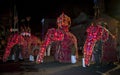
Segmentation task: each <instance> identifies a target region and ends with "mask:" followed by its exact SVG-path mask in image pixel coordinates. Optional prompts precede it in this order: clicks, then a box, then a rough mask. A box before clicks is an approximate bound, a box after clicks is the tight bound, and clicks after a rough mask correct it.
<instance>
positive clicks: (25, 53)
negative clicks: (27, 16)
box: [3, 31, 41, 62]
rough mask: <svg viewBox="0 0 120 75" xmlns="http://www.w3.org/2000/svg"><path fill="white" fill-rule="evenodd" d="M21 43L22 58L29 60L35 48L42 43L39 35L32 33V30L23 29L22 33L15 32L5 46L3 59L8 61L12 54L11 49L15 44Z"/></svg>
mask: <svg viewBox="0 0 120 75" xmlns="http://www.w3.org/2000/svg"><path fill="white" fill-rule="evenodd" d="M16 44H17V45H20V47H21V48H22V51H21V56H22V59H25V60H29V56H30V55H33V56H34V54H33V49H34V50H35V48H34V47H36V46H39V47H40V44H41V41H40V39H39V38H38V37H36V36H34V35H31V33H30V32H26V31H23V32H21V33H14V34H13V35H11V36H10V37H8V41H7V46H6V48H5V53H4V56H3V61H4V62H5V61H7V60H8V57H9V56H10V53H11V49H12V48H13V46H15V45H16Z"/></svg>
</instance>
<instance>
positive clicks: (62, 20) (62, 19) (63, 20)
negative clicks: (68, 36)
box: [57, 13, 71, 27]
mask: <svg viewBox="0 0 120 75" xmlns="http://www.w3.org/2000/svg"><path fill="white" fill-rule="evenodd" d="M57 25H58V27H63V26H65V27H66V26H68V27H70V25H71V19H70V17H68V16H67V15H65V14H64V13H62V14H61V15H60V16H59V17H58V18H57Z"/></svg>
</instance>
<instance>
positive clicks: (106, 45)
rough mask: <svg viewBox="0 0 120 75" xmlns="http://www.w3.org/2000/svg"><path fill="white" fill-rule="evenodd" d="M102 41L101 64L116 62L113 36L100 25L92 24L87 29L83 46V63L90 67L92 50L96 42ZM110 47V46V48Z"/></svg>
mask: <svg viewBox="0 0 120 75" xmlns="http://www.w3.org/2000/svg"><path fill="white" fill-rule="evenodd" d="M100 40H101V41H102V42H103V44H102V56H101V58H100V59H101V62H113V61H116V59H117V57H116V49H115V39H114V37H113V35H112V34H111V33H110V32H109V31H108V30H107V29H106V28H105V27H104V26H102V24H95V23H92V24H91V26H89V27H88V28H87V38H86V41H85V44H84V63H85V66H89V65H90V61H91V57H92V54H93V50H94V47H95V44H96V42H97V41H100ZM110 45H112V46H110Z"/></svg>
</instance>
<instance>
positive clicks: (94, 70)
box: [0, 56, 120, 75]
mask: <svg viewBox="0 0 120 75" xmlns="http://www.w3.org/2000/svg"><path fill="white" fill-rule="evenodd" d="M0 66H1V68H0V75H119V74H120V65H119V64H116V65H115V64H102V65H99V66H96V65H94V64H92V65H90V66H89V67H82V63H81V60H79V62H78V63H76V64H64V63H59V62H55V61H54V59H53V57H52V56H46V57H45V58H44V62H43V63H41V64H36V63H34V62H23V61H21V62H18V63H17V62H6V63H1V64H0Z"/></svg>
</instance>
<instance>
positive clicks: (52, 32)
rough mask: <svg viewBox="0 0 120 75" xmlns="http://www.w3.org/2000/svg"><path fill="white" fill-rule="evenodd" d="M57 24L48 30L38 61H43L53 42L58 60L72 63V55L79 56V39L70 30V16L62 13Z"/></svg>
mask: <svg viewBox="0 0 120 75" xmlns="http://www.w3.org/2000/svg"><path fill="white" fill-rule="evenodd" d="M57 24H58V28H57V29H56V28H51V29H49V30H48V32H47V34H46V36H45V39H44V42H43V43H42V45H41V47H40V52H39V54H38V57H37V60H36V62H37V63H41V62H42V61H43V58H44V52H45V50H46V49H47V47H48V46H49V45H50V44H51V43H53V42H54V43H55V54H54V56H55V60H56V61H58V62H62V63H71V55H74V56H75V57H76V58H78V49H77V39H76V37H75V36H74V35H73V34H72V33H71V32H69V27H70V24H71V20H70V18H69V17H68V16H67V15H65V14H64V13H62V14H61V15H60V17H58V18H57ZM76 58H75V60H76ZM75 62H76V61H75ZM75 62H74V63H75Z"/></svg>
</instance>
